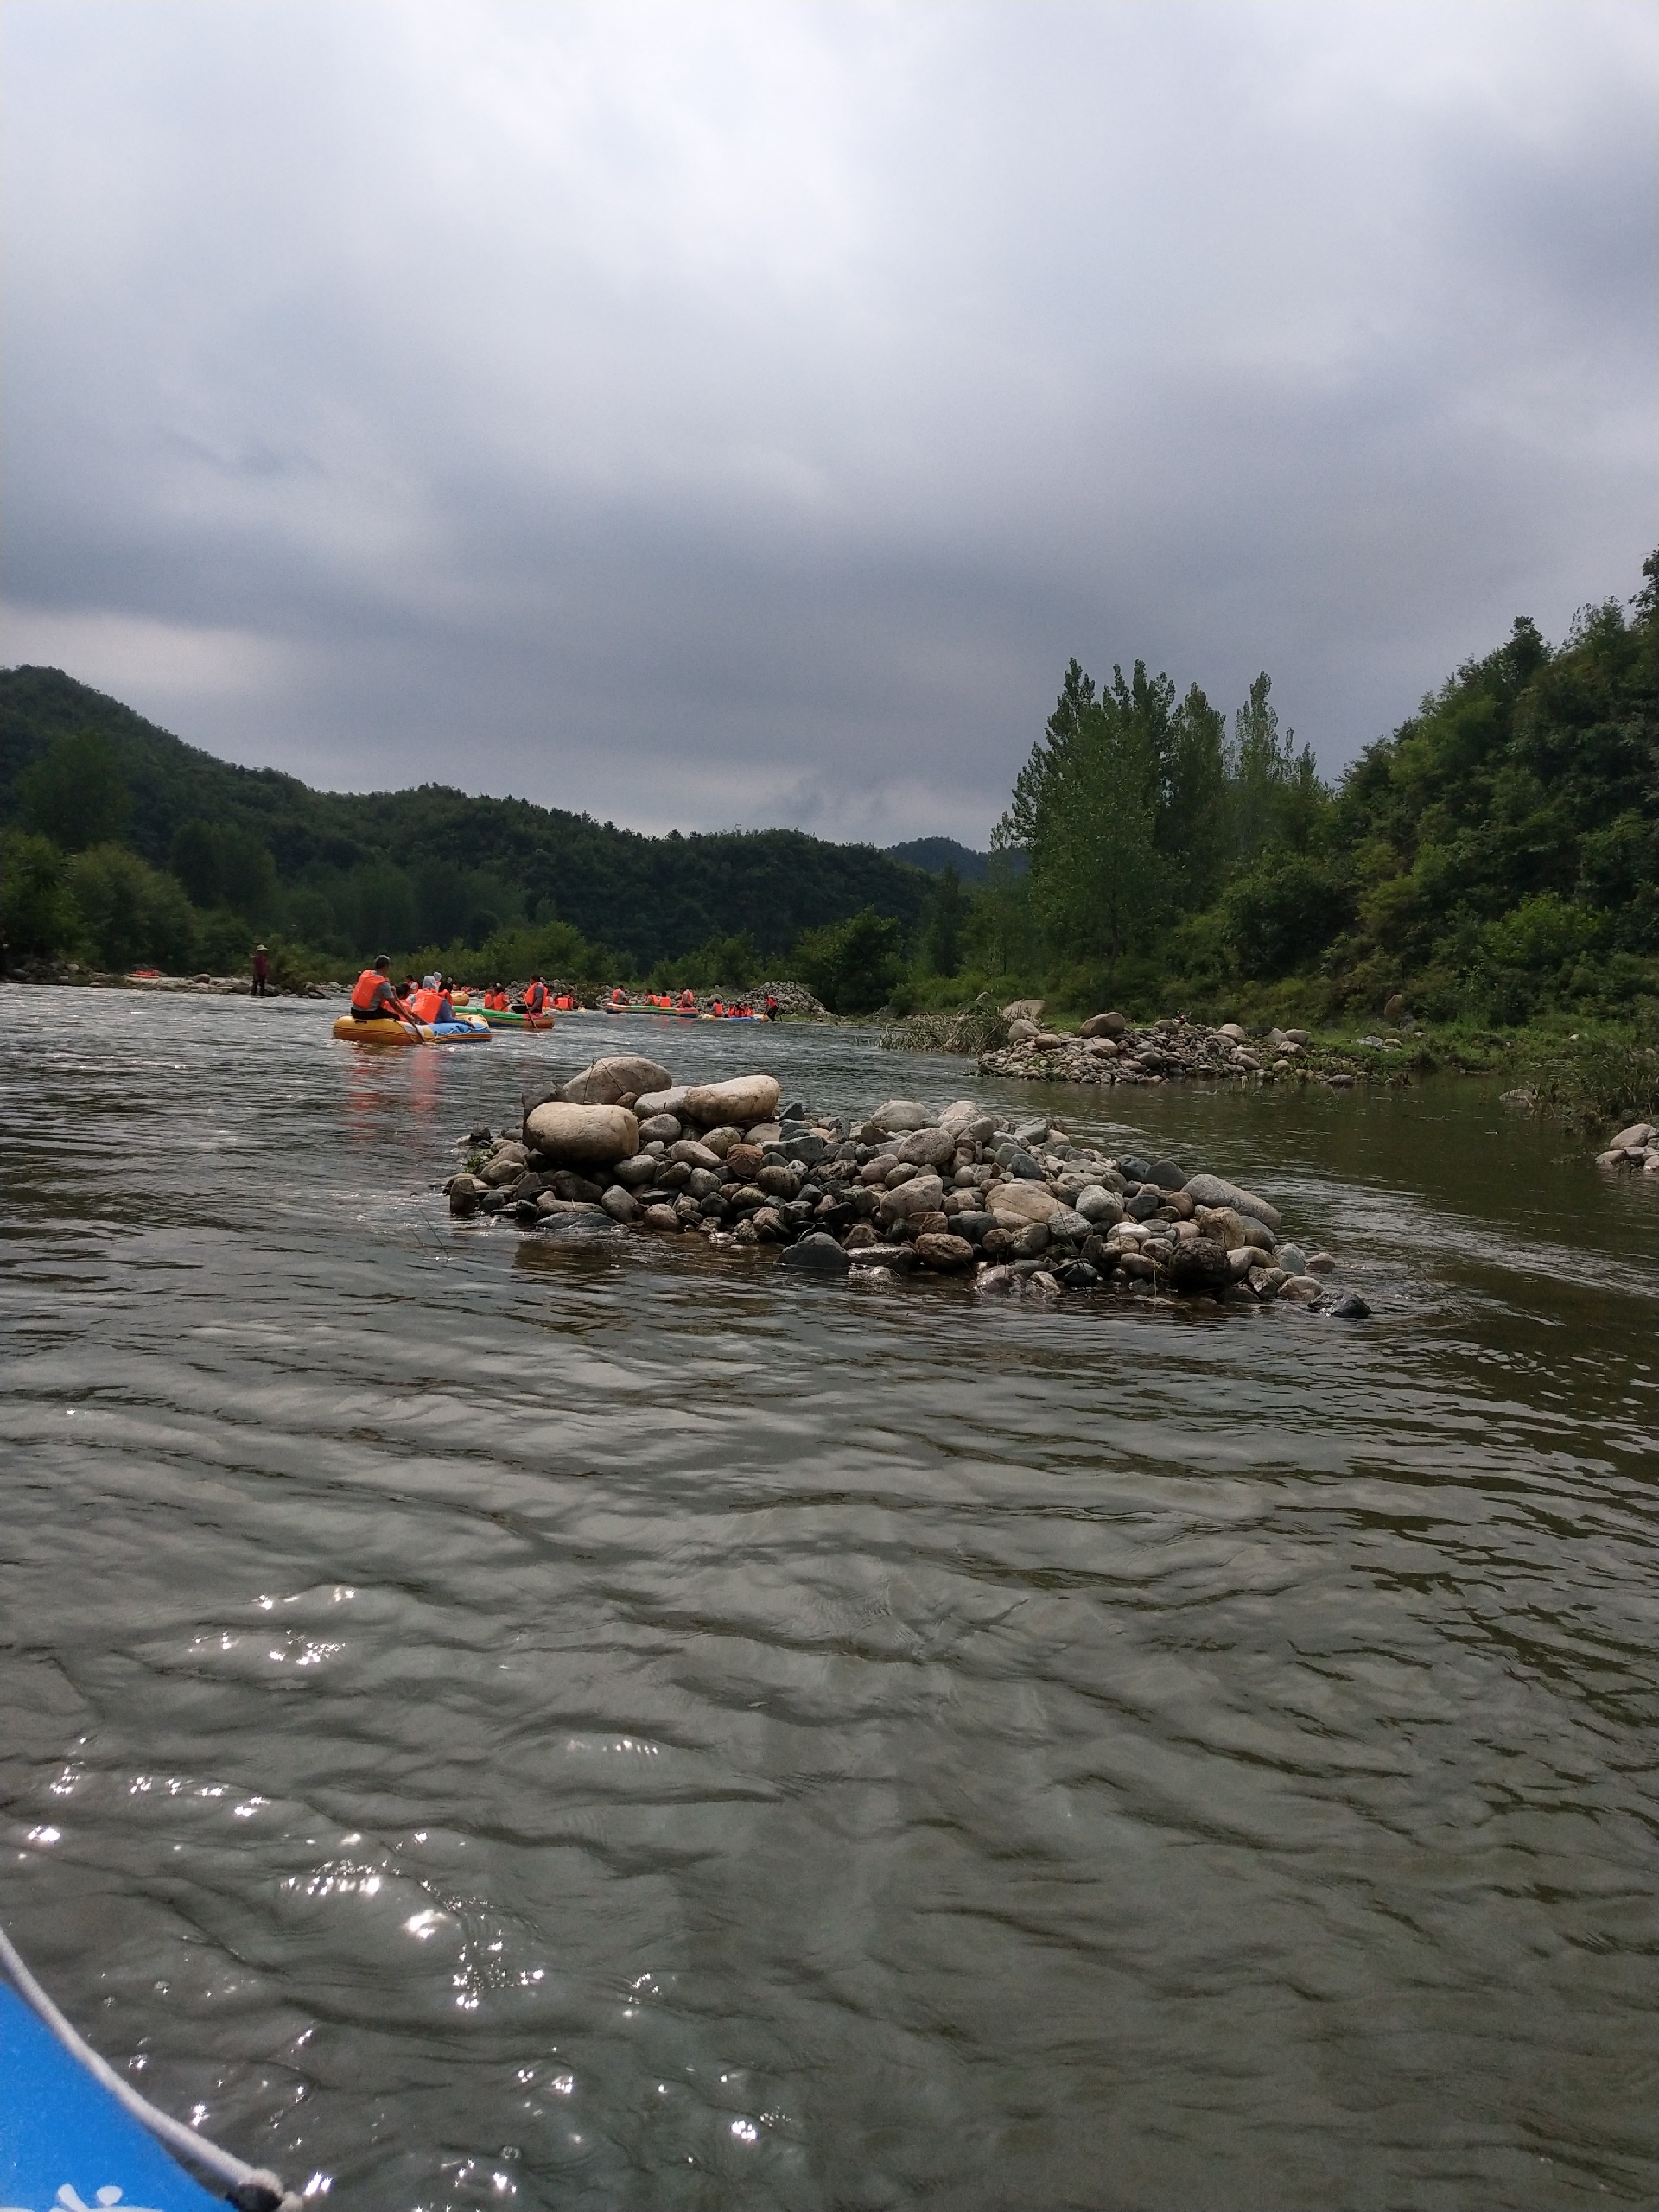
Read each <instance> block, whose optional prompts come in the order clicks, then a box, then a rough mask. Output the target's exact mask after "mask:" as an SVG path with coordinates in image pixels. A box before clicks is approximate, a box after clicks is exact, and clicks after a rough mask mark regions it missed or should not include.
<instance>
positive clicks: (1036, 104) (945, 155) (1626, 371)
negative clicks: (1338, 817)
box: [3, 0, 1659, 842]
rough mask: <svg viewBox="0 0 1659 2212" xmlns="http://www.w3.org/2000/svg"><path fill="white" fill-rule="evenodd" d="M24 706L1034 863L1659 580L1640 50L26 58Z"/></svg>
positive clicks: (1225, 42)
mask: <svg viewBox="0 0 1659 2212" xmlns="http://www.w3.org/2000/svg"><path fill="white" fill-rule="evenodd" d="M3 38H4V42H5V63H6V67H5V75H4V82H5V86H6V91H5V96H4V97H5V114H4V117H3V120H4V124H5V149H6V151H5V162H6V168H7V175H6V180H5V182H6V207H7V211H8V212H7V218H6V219H7V224H8V232H7V243H6V251H5V256H4V264H3V277H4V286H5V298H4V306H5V317H4V340H3V342H4V347H5V360H4V372H5V376H6V385H7V391H8V394H9V397H8V404H7V408H6V412H5V417H4V424H3V436H4V452H3V464H4V470H5V487H6V538H5V568H4V587H5V608H4V615H3V651H4V657H5V658H6V659H7V660H8V661H13V660H16V659H21V658H28V659H37V660H54V661H57V662H58V663H60V664H62V665H64V666H66V667H67V668H69V669H70V670H71V671H72V672H73V673H76V674H79V675H82V676H84V677H86V678H87V680H89V681H92V682H94V683H99V684H100V685H102V686H103V687H104V688H106V689H109V690H115V691H117V692H118V693H119V694H120V695H121V696H124V697H126V698H128V699H129V700H130V701H131V702H132V703H134V704H135V705H137V706H138V707H140V708H141V709H143V711H145V712H147V713H149V714H151V715H154V716H156V719H158V720H161V721H165V722H167V723H168V725H169V726H170V727H172V728H176V729H178V730H179V731H180V732H181V734H184V735H186V736H188V737H190V738H192V739H193V740H194V741H197V742H199V743H201V744H204V745H207V746H209V747H212V748H213V749H215V750H219V751H223V752H226V753H229V754H231V755H232V757H236V758H238V759H243V760H250V761H259V762H271V763H274V764H276V765H278V766H284V767H288V768H291V769H292V770H294V771H295V772H297V773H300V774H302V775H304V776H306V777H308V779H311V780H314V781H317V782H321V783H324V784H327V785H334V786H335V787H356V788H362V787H365V786H372V785H386V784H391V783H405V782H410V781H418V780H424V779H438V780H442V781H447V782H453V783H456V784H460V785H463V786H464V787H466V788H468V789H478V790H491V791H516V792H519V793H522V794H524V795H525V796H529V797H531V798H538V799H542V800H546V801H550V802H552V803H556V804H569V805H575V806H581V807H587V808H588V809H590V810H592V811H594V812H595V813H597V814H600V815H601V816H608V817H613V818H614V819H617V820H619V821H626V822H629V823H636V824H638V825H639V826H640V827H644V828H661V827H667V826H669V825H670V824H671V823H679V824H681V825H683V826H719V825H722V824H727V823H734V822H741V823H745V824H751V825H755V824H760V823H771V822H778V821H790V822H798V823H801V824H802V825H803V826H805V827H808V828H811V829H817V830H819V831H821V832H823V833H824V834H827V835H832V836H835V835H846V836H875V837H877V838H878V839H879V840H880V841H881V842H891V841H892V840H893V839H896V838H899V837H902V836H912V835H918V834H924V833H926V832H929V831H933V830H944V831H949V832H952V833H954V834H957V835H959V836H963V837H965V838H968V839H970V840H971V841H973V842H982V840H983V839H984V837H985V836H986V835H987V833H988V829H989V827H990V824H991V823H992V821H993V820H994V819H995V815H996V813H997V812H998V811H999V810H1000V808H1001V804H1002V803H1003V800H1004V798H1005V797H1006V794H1007V787H1008V784H1009V781H1010V779H1011V778H1012V775H1013V773H1014V769H1015V768H1016V766H1018V765H1019V762H1020V760H1021V759H1022V758H1023V756H1024V753H1025V751H1026V749H1027V746H1028V745H1029V743H1030V741H1031V738H1032V736H1033V734H1034V732H1035V730H1036V728H1037V727H1038V726H1039V723H1040V721H1041V719H1042V717H1043V715H1044V714H1045V712H1046V709H1047V706H1048V704H1049V702H1050V701H1051V699H1052V694H1053V691H1054V690H1055V687H1056V684H1057V682H1058V675H1059V671H1060V670H1061V668H1062V666H1063V665H1064V663H1065V658H1066V657H1067V656H1068V655H1069V654H1071V653H1072V652H1076V653H1077V655H1078V656H1079V657H1080V658H1082V659H1083V660H1084V662H1085V664H1088V665H1090V666H1091V667H1094V668H1096V670H1098V671H1104V670H1105V669H1106V668H1107V667H1109V664H1110V663H1111V662H1112V661H1113V660H1115V659H1122V660H1125V661H1127V660H1128V659H1131V658H1134V657H1135V656H1136V655H1141V656H1144V657H1145V658H1147V659H1148V660H1149V661H1150V662H1152V663H1153V664H1154V665H1156V666H1163V667H1166V668H1167V669H1168V670H1169V671H1170V672H1171V673H1172V674H1173V675H1175V676H1176V677H1178V678H1179V679H1180V680H1181V681H1182V682H1185V681H1187V680H1189V679H1191V678H1194V677H1196V678H1197V679H1198V681H1200V682H1202V683H1204V684H1205V686H1206V688H1207V689H1209V690H1210V691H1211V695H1212V696H1215V697H1217V698H1218V699H1220V700H1223V701H1228V702H1230V701H1231V700H1233V699H1236V697H1237V696H1240V695H1241V694H1242V693H1243V689H1244V687H1245V685H1246V684H1247V683H1249V679H1250V677H1252V676H1253V675H1254V674H1255V671H1256V669H1257V668H1258V667H1262V666H1265V667H1267V668H1268V669H1269V670H1270V671H1272V672H1273V674H1274V682H1275V696H1277V697H1278V698H1280V700H1281V702H1282V705H1283V709H1284V711H1285V713H1286V715H1287V718H1288V719H1289V720H1290V721H1293V722H1294V724H1295V725H1296V727H1297V728H1298V731H1299V733H1300V735H1302V736H1303V737H1305V738H1307V739H1310V740H1311V741H1313V744H1314V746H1315V747H1316V749H1317V751H1318V752H1319V756H1320V759H1321V760H1322V762H1323V763H1324V764H1325V766H1326V768H1327V769H1328V770H1335V769H1336V768H1337V767H1338V766H1340V765H1341V764H1342V763H1343V762H1344V761H1345V760H1349V759H1351V757H1352V756H1353V754H1354V753H1356V752H1357V750H1358V748H1359V747H1361V746H1362V745H1363V743H1365V742H1366V741H1368V740H1369V739H1370V738H1371V737H1373V736H1374V735H1376V734H1378V732H1380V731H1381V730H1383V729H1384V728H1388V727H1389V726H1390V725H1391V724H1392V723H1393V722H1395V721H1397V720H1398V719H1399V718H1400V717H1401V716H1402V715H1403V714H1404V713H1405V712H1407V711H1408V710H1409V709H1410V708H1411V706H1412V705H1413V704H1414V702H1415V700H1416V698H1417V697H1418V696H1419V695H1420V694H1421V691H1422V690H1424V689H1425V688H1426V687H1427V686H1429V685H1431V684H1433V683H1437V682H1438V681H1439V680H1440V678H1441V677H1444V676H1445V675H1446V673H1447V672H1449V671H1450V669H1451V668H1452V665H1453V664H1455V663H1456V662H1457V661H1458V660H1459V659H1460V658H1464V657H1465V655H1467V654H1469V653H1471V652H1479V651H1484V650H1485V649H1487V648H1488V647H1489V646H1490V645H1492V644H1494V643H1496V642H1497V640H1498V639H1499V638H1501V636H1502V635H1503V632H1505V630H1506V629H1507V626H1508V622H1509V620H1510V617H1511V616H1512V615H1513V614H1514V613H1517V612H1520V611H1522V610H1524V611H1528V612H1530V613H1535V614H1536V615H1537V617H1538V618H1539V620H1541V622H1542V623H1543V625H1544V626H1545V628H1546V629H1547V630H1549V631H1551V632H1554V633H1556V634H1559V633H1560V632H1561V631H1562V630H1563V629H1564V628H1565V626H1566V625H1567V620H1569V618H1570V616H1571V613H1572V612H1573V608H1574V607H1575V606H1576V604H1577V602H1578V601H1580V600H1581V599H1583V598H1584V597H1586V596H1588V595H1591V594H1594V595H1598V596H1599V595H1601V594H1605V593H1606V592H1610V591H1628V590H1629V589H1630V588H1631V585H1632V582H1633V580H1634V577H1635V574H1636V570H1637V565H1638V563H1639V562H1640V560H1641V558H1642V556H1643V552H1644V551H1645V550H1647V547H1648V544H1649V541H1650V538H1651V535H1652V524H1651V516H1652V513H1653V511H1654V493H1655V489H1656V485H1655V479H1656V473H1659V472H1656V455H1655V448H1654V440H1653V423H1652V407H1651V393H1652V389H1653V374H1654V368H1655V355H1656V344H1655V340H1656V330H1655V321H1656V315H1655V306H1654V300H1653V290H1652V285H1651V280H1650V271H1651V267H1652V256H1653V247H1654V230H1655V222H1654V216H1653V206H1654V200H1653V184H1654V175H1655V168H1656V162H1655V154H1656V143H1655V141H1656V135H1659V134H1656V124H1655V113H1656V111H1655V105H1654V92H1655V80H1656V76H1659V40H1656V35H1655V30H1654V22H1653V19H1652V17H1651V16H1650V14H1649V12H1648V11H1647V10H1644V9H1643V8H1640V7H1637V6H1623V5H1617V6H1616V5H1597V4H1593V0H1592V4H1586V3H1585V0H1567V4H1560V5H1548V6H1538V7H1533V8H1527V7H1517V6H1515V5H1511V4H1505V5H1501V6H1492V7H1485V6H1480V5H1466V6H1463V7H1459V8H1458V9H1455V10H1447V9H1443V8H1439V7H1425V8H1421V9H1420V8H1417V7H1414V6H1409V5H1400V4H1386V5H1380V6H1376V7H1367V6H1363V5H1353V6H1348V7H1344V8H1342V9H1331V8H1328V7H1324V6H1319V5H1311V6H1291V7H1286V6H1261V7H1250V6H1244V5H1237V4H1221V5H1189V6H1183V5H1160V6H1155V7H1154V6H1151V5H1147V6H1139V5H1127V6H1101V7H1092V8H1091V7H1078V6H1061V7H1055V8H1048V7H1044V6H1037V5H1020V6H1009V7H994V8H972V7H967V6H957V5H950V6H942V7H928V6H924V5H920V4H910V5H906V6H903V7H898V8H885V7H872V8H868V9H859V8H855V7H851V6H846V5H835V6H829V7H825V8H822V9H815V8H804V7H787V6H781V5H780V6H778V7H773V8H768V9H766V10H757V9H753V8H752V7H746V6H737V7H733V8H729V9H728V8H721V7H718V6H714V5H704V6H702V7H699V8H698V9H696V10H685V9H683V8H679V7H677V6H674V5H663V6H629V5H626V4H623V5H617V4H607V5H605V6H602V7H596V8H592V9H587V8H578V7H569V8H560V9H556V10H553V9H549V10H527V9H523V8H519V7H516V6H512V5H504V6H501V7H486V6H474V7H469V6H465V5H449V6H444V7H430V8H422V7H416V6H410V5H408V4H403V0H399V4H395V5H387V6H384V7H379V6H366V5H354V4H350V0H337V3H334V4H328V5H322V4H306V0H288V4H283V5H274V6H249V5H244V4H239V3H238V0H230V3H229V4H225V3H224V0H221V4H219V5H217V6H215V7H214V8H213V9H211V10H209V9H201V8H200V7H197V6H194V5H187V6H182V7H176V8H175V7H170V6H159V5H149V4H148V3H147V0H118V4H115V5H111V6H107V7H105V6H102V5H99V4H95V0H77V4H74V5H69V4H65V3H64V0H54V4H44V5H42V4H36V0H12V4H11V6H10V8H9V9H8V10H7V11H6V15H5V16H4V18H3Z"/></svg>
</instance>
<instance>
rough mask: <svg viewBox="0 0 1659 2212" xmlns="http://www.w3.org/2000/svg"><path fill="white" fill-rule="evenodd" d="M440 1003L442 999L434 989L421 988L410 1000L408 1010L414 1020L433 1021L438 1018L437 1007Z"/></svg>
mask: <svg viewBox="0 0 1659 2212" xmlns="http://www.w3.org/2000/svg"><path fill="white" fill-rule="evenodd" d="M441 1003H442V1000H441V998H440V995H439V994H438V993H437V992H436V991H435V990H432V989H431V988H422V989H420V990H418V991H416V994H415V995H414V996H413V997H412V998H411V999H410V1001H409V1010H410V1013H411V1014H413V1015H414V1017H415V1019H416V1021H426V1022H433V1021H435V1020H437V1018H438V1007H439V1006H440V1005H441Z"/></svg>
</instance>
